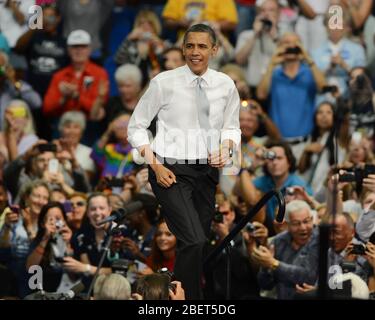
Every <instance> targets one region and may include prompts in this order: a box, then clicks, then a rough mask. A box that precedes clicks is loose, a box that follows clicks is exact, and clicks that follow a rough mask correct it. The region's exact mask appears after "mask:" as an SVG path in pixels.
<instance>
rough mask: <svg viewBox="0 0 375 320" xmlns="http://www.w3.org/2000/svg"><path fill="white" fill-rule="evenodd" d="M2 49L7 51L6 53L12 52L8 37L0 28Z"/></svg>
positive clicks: (0, 48)
mask: <svg viewBox="0 0 375 320" xmlns="http://www.w3.org/2000/svg"><path fill="white" fill-rule="evenodd" d="M0 51H3V52H5V53H6V54H8V55H9V54H10V48H9V44H8V41H7V39H6V38H5V37H4V35H3V33H2V32H1V29H0Z"/></svg>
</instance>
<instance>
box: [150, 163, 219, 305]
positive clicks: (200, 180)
mask: <svg viewBox="0 0 375 320" xmlns="http://www.w3.org/2000/svg"><path fill="white" fill-rule="evenodd" d="M166 161H168V160H164V166H165V167H167V168H168V169H170V170H171V171H172V172H173V173H174V174H175V175H176V180H177V183H175V184H173V185H172V186H171V187H169V188H164V187H162V186H160V185H158V184H157V182H156V175H155V173H154V171H153V170H152V169H151V168H150V167H149V181H150V183H151V186H152V190H153V192H154V194H155V196H156V197H157V199H158V201H159V203H160V205H161V206H162V207H163V212H164V218H165V220H166V222H167V225H168V228H169V229H170V230H171V232H172V233H173V234H174V235H175V236H176V238H177V253H176V262H175V267H174V274H175V276H176V278H177V280H178V281H181V283H182V287H183V288H184V290H185V295H186V298H187V299H188V300H196V299H202V298H203V295H202V288H201V284H202V270H203V258H204V257H203V255H204V250H203V249H204V247H205V246H206V244H207V239H208V236H209V232H210V227H211V221H212V218H213V216H214V213H215V192H216V185H217V184H218V180H219V171H218V169H216V168H212V167H211V166H209V165H208V164H199V163H197V164H189V163H180V162H179V163H175V164H168V163H167V162H166ZM169 163H171V162H170V161H169Z"/></svg>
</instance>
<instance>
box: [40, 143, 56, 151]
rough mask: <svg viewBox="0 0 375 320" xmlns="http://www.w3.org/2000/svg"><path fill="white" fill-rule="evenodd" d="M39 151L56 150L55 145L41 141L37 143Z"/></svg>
mask: <svg viewBox="0 0 375 320" xmlns="http://www.w3.org/2000/svg"><path fill="white" fill-rule="evenodd" d="M38 150H39V152H40V153H43V152H57V145H56V144H54V143H43V144H39V145H38Z"/></svg>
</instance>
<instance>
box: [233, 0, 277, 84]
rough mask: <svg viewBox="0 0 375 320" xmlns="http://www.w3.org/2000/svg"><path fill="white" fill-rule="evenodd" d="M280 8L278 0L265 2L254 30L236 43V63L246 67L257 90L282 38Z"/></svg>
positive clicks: (255, 22)
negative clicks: (279, 39)
mask: <svg viewBox="0 0 375 320" xmlns="http://www.w3.org/2000/svg"><path fill="white" fill-rule="evenodd" d="M279 16H280V7H279V3H278V1H277V0H265V1H263V2H262V4H261V5H260V7H258V13H257V15H256V17H255V20H254V25H253V28H252V29H251V30H250V29H249V30H244V31H243V32H241V33H240V34H239V36H238V39H237V43H236V62H237V63H238V64H239V65H241V66H243V67H244V71H245V74H246V79H247V82H248V83H249V85H250V86H251V87H253V88H255V87H256V86H257V85H258V84H259V82H260V80H261V79H262V76H263V75H264V74H265V72H266V68H267V65H268V63H269V62H270V60H271V57H272V55H273V53H274V52H275V49H276V47H277V39H278V38H279V37H280V31H279V28H278V24H279Z"/></svg>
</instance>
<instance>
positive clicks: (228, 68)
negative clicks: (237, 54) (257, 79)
mask: <svg viewBox="0 0 375 320" xmlns="http://www.w3.org/2000/svg"><path fill="white" fill-rule="evenodd" d="M220 72H223V73H225V74H226V75H228V74H229V73H234V74H235V75H236V76H237V77H238V79H239V80H241V81H243V82H245V83H247V81H246V77H245V73H244V72H243V69H242V68H241V67H239V66H238V65H236V64H234V63H228V64H226V65H224V66H223V67H221V69H220Z"/></svg>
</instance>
